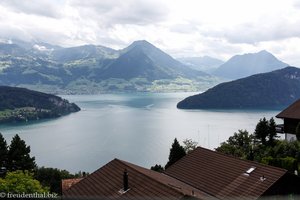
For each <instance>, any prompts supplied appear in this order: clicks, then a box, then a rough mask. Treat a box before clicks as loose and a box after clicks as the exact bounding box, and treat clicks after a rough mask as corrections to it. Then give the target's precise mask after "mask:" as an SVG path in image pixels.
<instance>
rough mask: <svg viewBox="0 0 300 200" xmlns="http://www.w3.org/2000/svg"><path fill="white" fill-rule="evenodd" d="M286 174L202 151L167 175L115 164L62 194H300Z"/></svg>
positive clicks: (143, 196) (141, 196)
mask: <svg viewBox="0 0 300 200" xmlns="http://www.w3.org/2000/svg"><path fill="white" fill-rule="evenodd" d="M299 188H300V178H299V177H298V176H296V175H293V174H289V173H288V172H287V170H285V169H281V168H277V167H272V166H267V165H262V164H259V163H256V162H253V161H246V160H241V159H238V158H234V157H232V156H228V155H225V154H222V153H218V152H215V151H211V150H208V149H204V148H201V147H198V148H197V149H195V150H194V151H192V152H191V153H189V154H188V155H186V156H185V157H183V158H182V159H180V160H179V161H177V162H176V163H175V164H173V165H172V166H170V167H169V168H168V169H167V170H166V171H165V172H164V173H158V172H155V171H151V170H149V169H145V168H143V167H140V166H137V165H134V164H131V163H128V162H125V161H122V160H119V159H114V160H112V161H111V162H109V163H107V164H106V165H104V166H103V167H101V168H100V169H98V170H97V171H95V172H94V173H92V174H91V175H89V176H87V177H86V178H84V179H83V180H81V181H79V182H78V183H76V184H74V185H73V186H71V187H70V188H69V189H67V190H64V191H63V198H65V199H68V198H70V199H76V198H78V199H85V198H87V199H91V198H95V199H229V198H239V199H240V198H242V199H243V198H244V199H258V198H260V197H263V196H270V195H291V194H293V195H296V194H300V190H299Z"/></svg>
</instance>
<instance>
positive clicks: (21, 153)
mask: <svg viewBox="0 0 300 200" xmlns="http://www.w3.org/2000/svg"><path fill="white" fill-rule="evenodd" d="M35 166H36V164H35V158H34V157H31V156H30V146H27V145H26V143H25V141H24V140H22V139H21V138H20V137H19V135H18V134H17V135H15V136H14V137H13V139H12V141H11V144H10V146H9V150H8V163H7V169H8V170H10V171H15V170H29V171H32V170H33V169H34V168H35Z"/></svg>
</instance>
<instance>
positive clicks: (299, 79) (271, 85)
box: [177, 67, 300, 109]
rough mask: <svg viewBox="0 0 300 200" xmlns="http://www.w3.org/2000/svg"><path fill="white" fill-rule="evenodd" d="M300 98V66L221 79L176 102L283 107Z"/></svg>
mask: <svg viewBox="0 0 300 200" xmlns="http://www.w3.org/2000/svg"><path fill="white" fill-rule="evenodd" d="M299 98H300V69H299V68H295V67H286V68H284V69H280V70H276V71H273V72H268V73H263V74H257V75H252V76H250V77H247V78H243V79H239V80H235V81H231V82H227V83H221V84H219V85H217V86H215V87H213V88H211V89H209V90H207V91H206V92H204V93H202V94H198V95H195V96H191V97H188V98H186V99H184V100H183V101H181V102H179V103H178V104H177V107H178V108H182V109H207V108H209V109H240V108H245V109H247V108H252V109H261V108H282V107H286V106H287V105H289V104H291V103H292V102H294V101H295V100H297V99H299Z"/></svg>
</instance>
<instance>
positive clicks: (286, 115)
mask: <svg viewBox="0 0 300 200" xmlns="http://www.w3.org/2000/svg"><path fill="white" fill-rule="evenodd" d="M276 117H277V118H281V119H283V121H284V125H283V132H284V133H291V134H295V130H296V127H297V125H298V123H299V122H300V99H299V100H297V101H296V102H294V103H293V104H292V105H290V106H289V107H287V108H286V109H284V110H283V111H282V112H281V113H279V114H278V115H277V116H276Z"/></svg>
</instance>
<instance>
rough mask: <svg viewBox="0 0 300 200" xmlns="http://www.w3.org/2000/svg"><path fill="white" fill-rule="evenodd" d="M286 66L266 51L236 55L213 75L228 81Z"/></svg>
mask: <svg viewBox="0 0 300 200" xmlns="http://www.w3.org/2000/svg"><path fill="white" fill-rule="evenodd" d="M286 66H288V64H286V63H284V62H282V61H280V60H278V59H277V58H276V57H275V56H274V55H273V54H271V53H270V52H268V51H266V50H262V51H260V52H257V53H248V54H243V55H236V56H233V57H232V58H230V59H229V60H228V61H227V62H226V63H224V64H223V65H221V66H220V67H219V68H218V69H217V70H216V71H215V72H214V75H216V76H221V77H224V78H228V79H238V78H244V77H247V76H250V75H253V74H258V73H264V72H270V71H273V70H277V69H281V68H283V67H286Z"/></svg>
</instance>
